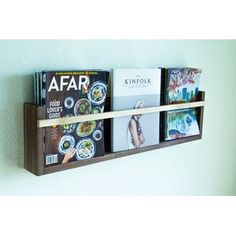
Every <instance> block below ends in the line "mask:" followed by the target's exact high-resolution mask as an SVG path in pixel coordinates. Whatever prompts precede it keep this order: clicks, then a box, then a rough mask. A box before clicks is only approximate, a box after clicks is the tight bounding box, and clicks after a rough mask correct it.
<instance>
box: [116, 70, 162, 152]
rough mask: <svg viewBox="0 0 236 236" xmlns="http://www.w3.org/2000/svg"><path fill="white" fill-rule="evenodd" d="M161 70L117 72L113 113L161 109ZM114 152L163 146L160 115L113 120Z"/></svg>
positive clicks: (134, 116) (151, 114) (152, 114)
mask: <svg viewBox="0 0 236 236" xmlns="http://www.w3.org/2000/svg"><path fill="white" fill-rule="evenodd" d="M160 92H161V71H160V69H114V70H113V77H112V110H113V111H119V110H128V109H137V108H146V107H154V106H160ZM111 129H112V130H111V151H112V152H118V151H122V150H128V149H134V148H141V147H145V146H150V145H155V144H158V143H159V113H150V114H143V115H141V114H140V115H133V116H129V117H119V118H113V120H112V126H111Z"/></svg>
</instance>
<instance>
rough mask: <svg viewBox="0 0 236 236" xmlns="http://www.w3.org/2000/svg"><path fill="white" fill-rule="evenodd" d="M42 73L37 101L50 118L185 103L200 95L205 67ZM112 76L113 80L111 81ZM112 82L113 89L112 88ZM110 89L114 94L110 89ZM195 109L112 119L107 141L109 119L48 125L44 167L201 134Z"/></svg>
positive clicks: (37, 80)
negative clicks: (106, 146) (106, 128)
mask: <svg viewBox="0 0 236 236" xmlns="http://www.w3.org/2000/svg"><path fill="white" fill-rule="evenodd" d="M109 75H110V72H108V71H105V70H77V71H43V72H39V73H35V75H34V102H35V104H37V105H40V106H45V118H46V119H54V118H60V117H69V116H79V115H88V114H94V113H101V112H104V107H105V103H106V102H107V97H108V96H109V97H110V96H111V108H110V110H113V111H119V110H128V109H140V108H146V107H156V106H160V105H166V104H176V103H186V102H193V101H196V100H197V98H198V91H199V82H200V76H201V70H200V69H197V68H152V69H149V68H144V69H132V68H131V69H114V70H113V73H112V77H110V76H109ZM109 78H111V81H109ZM108 84H109V85H111V88H109V86H108ZM108 91H111V94H109V93H108ZM197 118H198V114H197V109H196V108H189V109H181V110H174V111H167V112H162V113H161V116H160V114H159V113H151V114H143V115H142V114H136V115H132V116H129V117H120V118H113V119H111V126H110V128H109V130H106V133H107V132H108V133H109V134H110V135H109V136H108V137H109V140H108V139H107V140H104V121H103V120H97V121H87V122H80V123H75V124H66V125H58V126H52V127H47V128H45V130H46V132H45V166H51V165H59V164H65V163H68V162H74V161H80V160H85V159H89V158H93V157H96V156H102V155H104V153H105V150H104V142H107V143H109V144H111V145H110V150H111V151H112V152H117V151H123V150H128V149H134V148H141V147H145V146H150V145H156V144H158V143H159V142H160V141H169V140H174V139H179V138H184V137H189V136H193V135H198V134H199V133H200V132H199V125H198V122H197Z"/></svg>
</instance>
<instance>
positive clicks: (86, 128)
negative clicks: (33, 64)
mask: <svg viewBox="0 0 236 236" xmlns="http://www.w3.org/2000/svg"><path fill="white" fill-rule="evenodd" d="M39 77H40V83H41V90H40V92H39V94H38V96H39V100H40V102H39V103H40V104H41V105H45V118H46V119H54V118H60V117H70V116H78V115H87V114H94V113H100V112H103V110H104V104H105V99H106V94H107V84H108V77H109V72H106V71H99V70H94V71H93V70H84V71H44V72H42V73H40V76H39ZM40 83H39V84H40ZM102 155H104V131H103V120H97V121H87V122H80V123H74V124H65V125H58V126H53V127H47V128H46V129H45V166H50V165H58V164H65V163H68V162H74V161H79V160H85V159H89V158H93V157H96V156H102Z"/></svg>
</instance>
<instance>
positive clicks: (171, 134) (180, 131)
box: [162, 68, 202, 141]
mask: <svg viewBox="0 0 236 236" xmlns="http://www.w3.org/2000/svg"><path fill="white" fill-rule="evenodd" d="M201 73H202V71H201V69H197V68H168V69H162V84H163V87H162V88H163V89H162V92H163V96H162V103H163V104H176V103H186V102H194V101H196V100H197V97H198V91H199V83H200V77H201ZM163 74H164V76H163ZM162 128H163V131H164V132H163V138H164V141H166V140H173V139H178V138H183V137H189V136H192V135H198V134H199V133H200V131H199V126H198V123H197V109H196V108H189V109H182V110H176V111H167V112H163V124H162Z"/></svg>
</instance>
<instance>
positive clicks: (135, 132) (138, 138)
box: [128, 100, 145, 149]
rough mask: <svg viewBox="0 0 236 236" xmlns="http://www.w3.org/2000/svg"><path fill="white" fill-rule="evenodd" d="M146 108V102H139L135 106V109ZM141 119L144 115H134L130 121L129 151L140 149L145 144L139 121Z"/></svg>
mask: <svg viewBox="0 0 236 236" xmlns="http://www.w3.org/2000/svg"><path fill="white" fill-rule="evenodd" d="M144 106H145V104H144V101H143V100H138V101H137V102H136V104H135V106H134V109H138V108H144ZM141 117H142V114H138V115H133V116H132V117H131V119H130V121H129V125H128V139H129V140H128V145H129V149H132V148H138V147H140V146H141V145H142V144H143V143H144V142H145V138H144V135H143V131H142V128H141V124H140V121H139V119H140V118H141Z"/></svg>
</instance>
